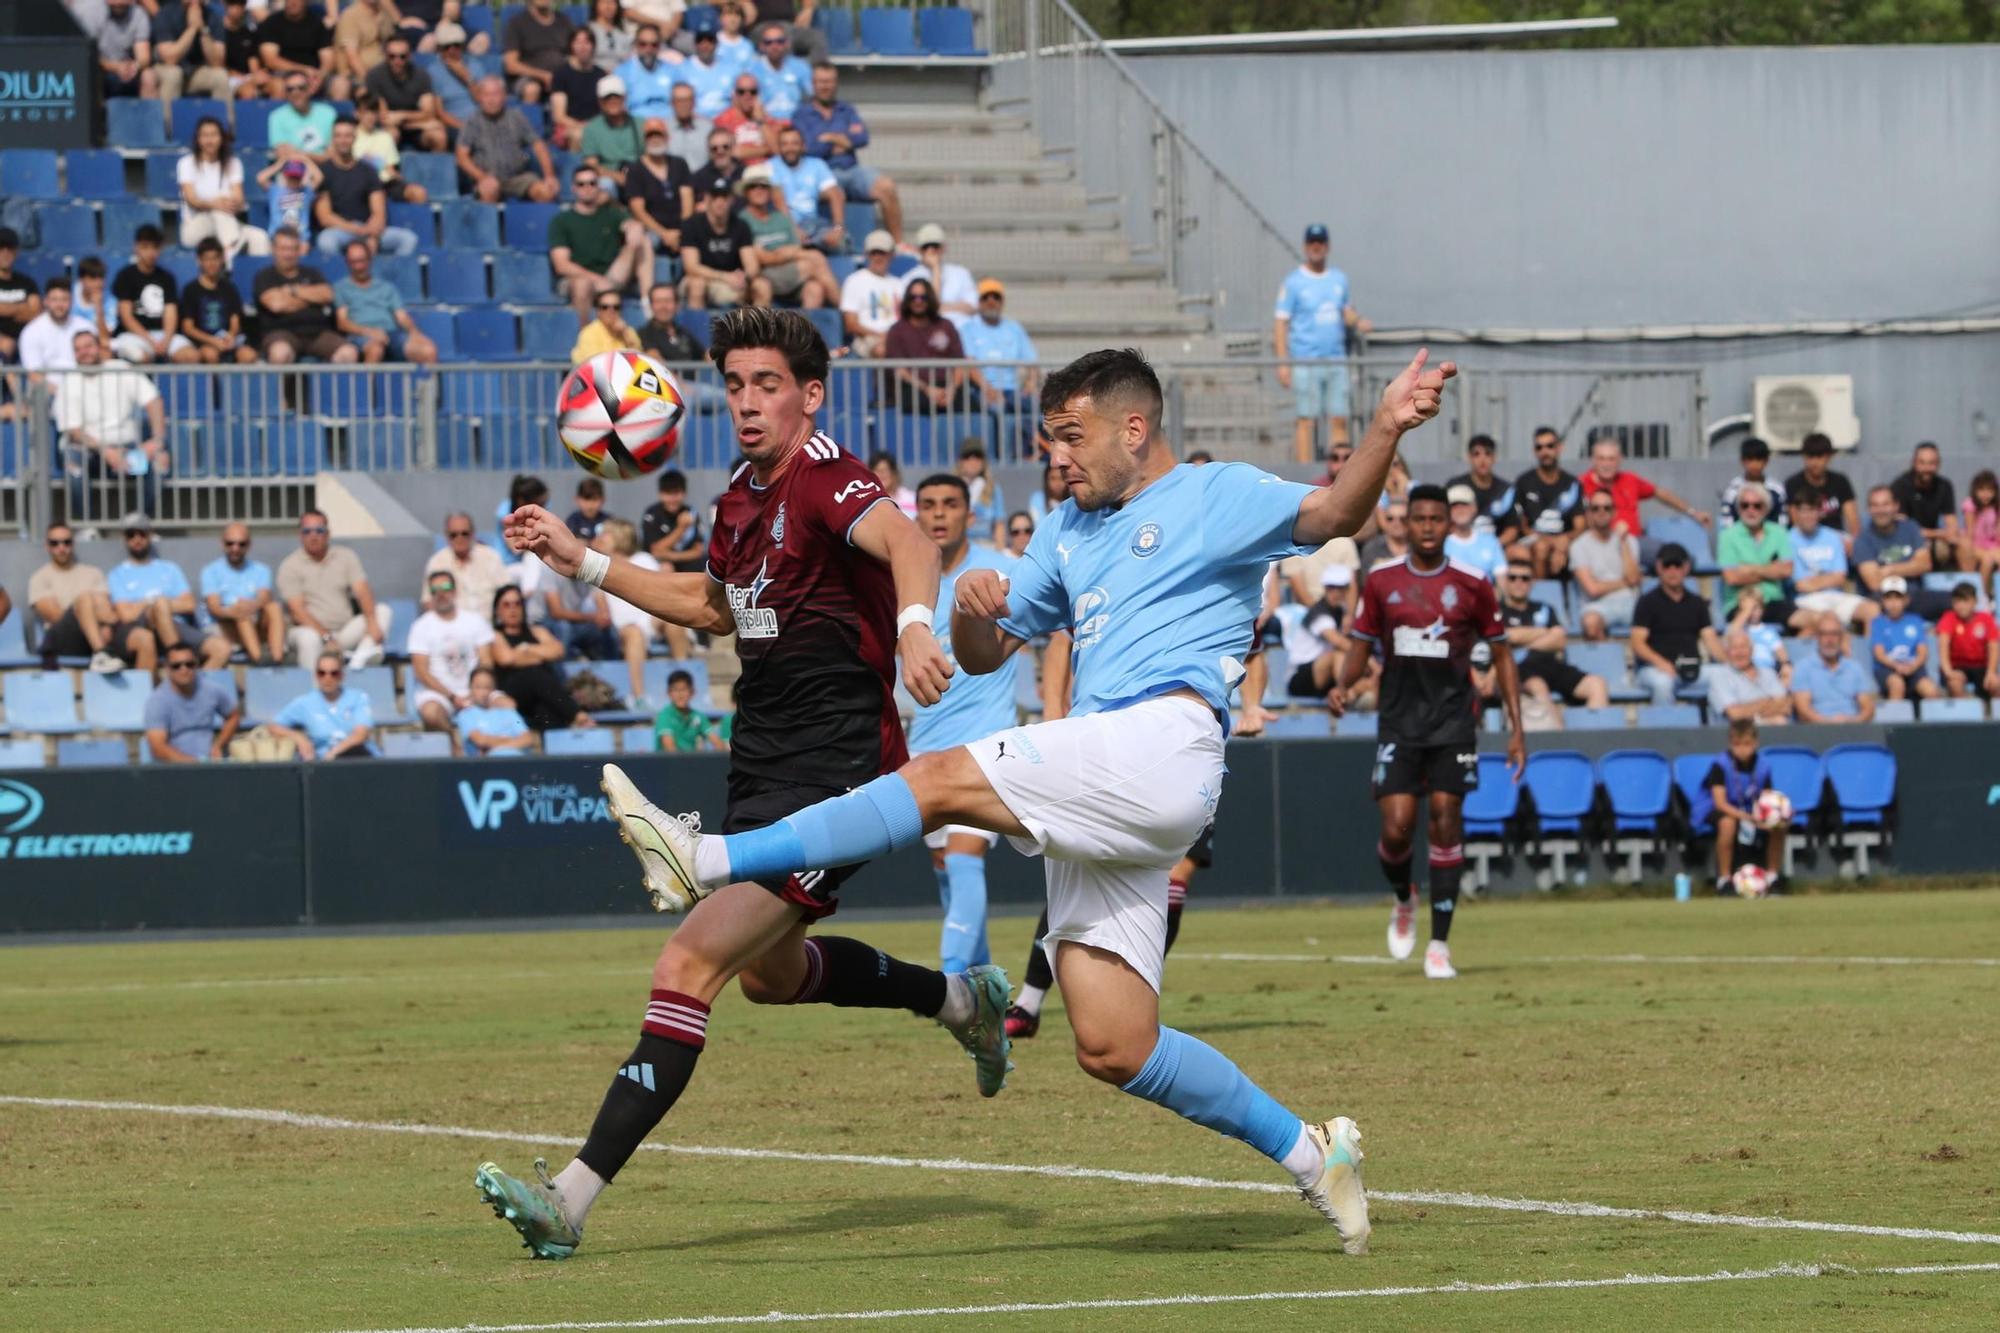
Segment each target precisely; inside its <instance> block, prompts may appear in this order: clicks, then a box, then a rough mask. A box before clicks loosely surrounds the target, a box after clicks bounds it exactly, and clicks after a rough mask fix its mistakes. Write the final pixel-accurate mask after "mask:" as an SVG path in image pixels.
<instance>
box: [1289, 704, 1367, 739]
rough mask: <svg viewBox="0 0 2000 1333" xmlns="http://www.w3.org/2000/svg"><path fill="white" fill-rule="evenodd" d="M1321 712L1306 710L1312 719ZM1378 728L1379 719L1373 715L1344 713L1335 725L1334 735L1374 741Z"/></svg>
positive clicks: (1313, 709) (1311, 709) (1312, 709)
mask: <svg viewBox="0 0 2000 1333" xmlns="http://www.w3.org/2000/svg"><path fill="white" fill-rule="evenodd" d="M1319 711H1320V710H1319V709H1316V708H1309V709H1307V710H1306V715H1307V716H1308V717H1311V716H1314V715H1316V714H1317V713H1318V712H1319ZM1376 726H1377V719H1376V717H1375V715H1374V714H1372V713H1343V714H1341V715H1340V717H1339V719H1338V720H1337V721H1335V722H1334V724H1333V734H1334V735H1336V736H1352V737H1357V738H1360V739H1365V740H1373V739H1374V738H1375V734H1376Z"/></svg>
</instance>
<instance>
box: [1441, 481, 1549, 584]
mask: <svg viewBox="0 0 2000 1333" xmlns="http://www.w3.org/2000/svg"><path fill="white" fill-rule="evenodd" d="M1445 497H1446V499H1447V501H1448V502H1449V505H1450V508H1449V510H1448V512H1449V513H1450V515H1451V531H1450V532H1448V533H1446V534H1445V539H1444V553H1445V557H1446V558H1447V559H1450V560H1456V561H1458V563H1460V564H1461V565H1466V566H1469V567H1470V568H1473V569H1476V570H1478V571H1479V572H1480V573H1481V574H1484V575H1485V576H1486V581H1487V582H1488V583H1491V584H1493V585H1494V586H1495V587H1498V586H1499V584H1500V576H1501V574H1503V573H1504V572H1506V569H1507V554H1506V552H1504V551H1502V550H1501V549H1500V539H1499V538H1498V537H1495V536H1494V535H1493V532H1492V530H1491V529H1490V528H1489V529H1487V530H1485V531H1481V530H1480V528H1479V496H1478V493H1477V492H1476V491H1474V490H1473V489H1472V487H1470V486H1468V485H1466V484H1465V483H1464V482H1459V483H1458V484H1457V485H1455V486H1452V487H1450V488H1448V489H1447V490H1446V492H1445ZM1530 568H1531V569H1532V566H1530Z"/></svg>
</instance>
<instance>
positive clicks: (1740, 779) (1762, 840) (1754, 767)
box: [1704, 717, 1791, 898]
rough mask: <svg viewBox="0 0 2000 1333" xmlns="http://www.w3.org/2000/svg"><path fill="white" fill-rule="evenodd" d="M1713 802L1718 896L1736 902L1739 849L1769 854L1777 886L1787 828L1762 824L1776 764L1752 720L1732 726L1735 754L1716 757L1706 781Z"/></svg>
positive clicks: (1736, 721)
mask: <svg viewBox="0 0 2000 1333" xmlns="http://www.w3.org/2000/svg"><path fill="white" fill-rule="evenodd" d="M1704 781H1705V784H1706V785H1707V787H1708V791H1709V798H1710V799H1711V800H1712V801H1714V803H1715V893H1716V896H1717V897H1719V898H1734V897H1735V896H1736V884H1735V881H1734V880H1733V879H1732V877H1731V876H1732V875H1733V873H1734V870H1735V866H1736V856H1737V849H1738V848H1739V847H1741V848H1742V849H1743V853H1744V854H1745V855H1751V856H1754V855H1755V854H1756V851H1757V848H1758V846H1759V844H1761V845H1762V846H1763V849H1764V866H1765V868H1766V869H1767V870H1769V871H1770V872H1771V882H1772V883H1773V884H1776V883H1777V882H1778V879H1779V875H1778V871H1779V868H1780V867H1781V866H1783V865H1784V864H1785V839H1786V837H1787V836H1788V835H1789V834H1790V832H1791V829H1790V826H1789V825H1787V824H1779V825H1776V826H1775V827H1771V828H1766V827H1764V826H1763V825H1761V824H1759V823H1758V821H1757V815H1756V807H1757V798H1758V797H1759V796H1762V795H1763V794H1764V793H1765V792H1766V791H1768V790H1770V787H1771V764H1770V761H1769V760H1767V759H1765V758H1764V756H1763V755H1762V754H1760V753H1759V752H1758V749H1757V724H1756V722H1755V721H1753V720H1752V719H1750V718H1747V717H1743V718H1734V719H1732V720H1731V721H1730V723H1729V748H1728V750H1726V751H1724V752H1723V753H1722V754H1720V755H1718V756H1716V760H1715V762H1714V763H1713V764H1711V765H1710V766H1709V769H1708V776H1707V778H1706V779H1705V780H1704Z"/></svg>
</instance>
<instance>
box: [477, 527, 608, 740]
mask: <svg viewBox="0 0 2000 1333" xmlns="http://www.w3.org/2000/svg"><path fill="white" fill-rule="evenodd" d="M482 549H484V548H482ZM585 586H588V585H585ZM562 659H563V646H562V644H561V643H560V642H559V641H558V640H557V639H556V636H555V635H553V634H551V633H549V632H548V630H547V629H545V628H543V627H542V626H540V625H532V624H529V623H528V599H527V594H526V593H523V592H522V591H521V590H520V589H519V588H516V587H514V586H513V585H512V584H503V585H501V587H500V590H499V591H498V592H497V593H495V594H494V597H493V674H494V683H495V684H497V685H498V686H499V687H500V688H501V689H502V690H504V691H506V694H507V697H508V698H510V699H512V700H513V701H514V706H515V707H516V708H519V709H520V710H521V716H522V717H523V718H524V719H526V721H527V723H528V727H529V729H530V730H533V731H556V730H560V729H561V728H564V727H591V726H595V725H597V724H596V720H595V719H593V718H592V717H591V716H590V714H588V713H586V712H584V711H583V710H582V709H581V708H579V707H578V706H577V702H576V698H575V696H574V695H572V694H571V693H570V692H569V687H568V686H567V685H565V684H564V683H563V678H562V673H561V672H559V671H557V670H556V667H555V664H556V663H557V662H560V661H562Z"/></svg>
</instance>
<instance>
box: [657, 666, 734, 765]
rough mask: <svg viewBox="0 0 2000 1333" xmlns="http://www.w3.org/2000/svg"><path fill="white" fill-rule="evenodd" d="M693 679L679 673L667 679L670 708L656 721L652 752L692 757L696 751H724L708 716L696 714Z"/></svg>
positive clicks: (683, 673)
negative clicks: (654, 750)
mask: <svg viewBox="0 0 2000 1333" xmlns="http://www.w3.org/2000/svg"><path fill="white" fill-rule="evenodd" d="M693 702H694V677H693V676H691V675H689V674H688V673H687V672H685V671H676V672H674V673H673V674H672V675H670V676H668V677H667V706H666V707H665V708H662V709H661V710H660V712H659V716H657V717H655V718H654V719H653V748H654V749H656V750H659V751H660V752H661V753H663V754H693V753H695V752H696V751H697V750H702V749H708V748H713V749H717V750H720V749H722V748H724V747H723V745H722V743H721V740H720V738H718V737H717V736H716V734H715V726H714V724H713V723H712V722H710V721H709V720H708V716H707V714H705V713H697V712H696V711H695V710H694V708H693V707H692V704H693Z"/></svg>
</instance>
